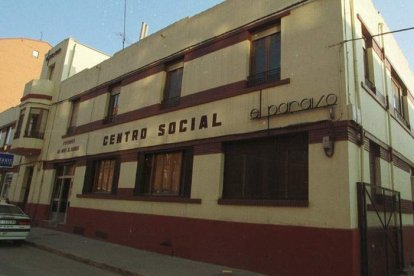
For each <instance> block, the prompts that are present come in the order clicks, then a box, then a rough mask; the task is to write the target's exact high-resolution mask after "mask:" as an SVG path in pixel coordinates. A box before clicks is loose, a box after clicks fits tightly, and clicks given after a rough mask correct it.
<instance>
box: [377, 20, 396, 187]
mask: <svg viewBox="0 0 414 276" xmlns="http://www.w3.org/2000/svg"><path fill="white" fill-rule="evenodd" d="M378 29H379V33H380V34H382V33H384V24H383V23H381V22H380V23H378ZM380 38H381V46H382V51H383V54H384V62H383V63H382V70H383V73H382V83H383V86H384V93H385V96H386V99H387V107H388V110H387V123H388V126H387V128H388V132H387V134H388V143H389V145H390V154H391V156H390V157H391V166H390V167H389V168H390V176H389V181H390V185H391V187H390V188H391V190H394V188H395V185H394V164H393V160H392V159H393V158H392V149H393V146H392V145H393V143H392V131H391V113H390V112H391V111H390V109H391V108H392V106H390V102H389V99H392V97H390V95H389V93H390V91H388V79H387V66H386V65H385V63H386V61H385V41H384V36H383V35H381V36H380ZM390 73H391V72H390ZM391 96H392V95H391Z"/></svg>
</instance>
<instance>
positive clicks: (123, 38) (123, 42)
mask: <svg viewBox="0 0 414 276" xmlns="http://www.w3.org/2000/svg"><path fill="white" fill-rule="evenodd" d="M126 5H127V0H124V33H123V35H122V49H124V48H125V24H126V23H125V22H126Z"/></svg>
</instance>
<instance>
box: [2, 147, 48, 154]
mask: <svg viewBox="0 0 414 276" xmlns="http://www.w3.org/2000/svg"><path fill="white" fill-rule="evenodd" d="M41 151H42V150H41V149H34V148H12V149H10V151H9V152H11V153H14V154H18V155H23V156H28V155H29V156H30V155H39V154H40V152H41Z"/></svg>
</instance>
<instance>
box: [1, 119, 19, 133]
mask: <svg viewBox="0 0 414 276" xmlns="http://www.w3.org/2000/svg"><path fill="white" fill-rule="evenodd" d="M9 127H11V128H15V127H16V121H13V122H11V123H8V124H6V125H2V126H0V131H2V130H3V129H5V128H9Z"/></svg>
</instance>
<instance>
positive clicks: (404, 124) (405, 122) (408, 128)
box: [391, 114, 413, 135]
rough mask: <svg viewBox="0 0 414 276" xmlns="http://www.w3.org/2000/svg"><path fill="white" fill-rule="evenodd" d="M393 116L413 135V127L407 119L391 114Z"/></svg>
mask: <svg viewBox="0 0 414 276" xmlns="http://www.w3.org/2000/svg"><path fill="white" fill-rule="evenodd" d="M391 117H393V118H394V120H395V121H397V123H398V124H400V126H401V127H402V128H404V129H405V130H406V131H407V132H408V133H410V134H411V135H413V133H412V132H411V127H410V125H409V124H408V122H407V121H403V120H401V119H400V118H399V117H398V116H397V115H396V114H391Z"/></svg>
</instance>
